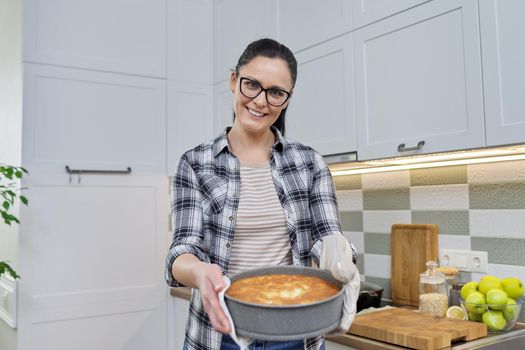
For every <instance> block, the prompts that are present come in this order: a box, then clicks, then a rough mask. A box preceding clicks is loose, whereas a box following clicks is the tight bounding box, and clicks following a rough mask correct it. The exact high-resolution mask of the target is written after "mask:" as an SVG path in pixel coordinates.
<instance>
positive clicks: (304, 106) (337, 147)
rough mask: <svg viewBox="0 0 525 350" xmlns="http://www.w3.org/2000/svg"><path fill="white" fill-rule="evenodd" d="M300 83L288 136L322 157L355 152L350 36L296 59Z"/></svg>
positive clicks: (288, 122) (290, 113) (289, 116)
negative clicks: (314, 150)
mask: <svg viewBox="0 0 525 350" xmlns="http://www.w3.org/2000/svg"><path fill="white" fill-rule="evenodd" d="M296 58H297V62H298V65H299V67H298V73H297V83H296V87H295V89H294V93H293V96H292V98H291V100H290V105H289V108H288V109H289V110H288V112H287V115H286V129H287V135H289V136H290V138H292V139H295V140H297V141H300V142H303V143H305V144H307V145H309V146H311V147H313V148H314V149H316V150H317V151H318V152H320V153H321V154H323V155H330V154H337V153H346V152H351V151H355V150H356V135H355V108H354V88H353V80H354V77H353V57H352V36H351V34H347V35H344V36H342V37H338V38H336V39H333V40H330V41H327V42H325V43H323V44H320V45H317V46H314V47H312V48H310V49H307V50H304V51H302V52H300V53H298V54H297V55H296Z"/></svg>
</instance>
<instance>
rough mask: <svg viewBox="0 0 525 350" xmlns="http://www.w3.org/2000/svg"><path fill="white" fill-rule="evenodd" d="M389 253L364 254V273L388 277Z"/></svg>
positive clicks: (389, 267)
mask: <svg viewBox="0 0 525 350" xmlns="http://www.w3.org/2000/svg"><path fill="white" fill-rule="evenodd" d="M390 272H391V257H390V255H379V254H365V275H366V276H370V277H380V278H390V275H391V273H390Z"/></svg>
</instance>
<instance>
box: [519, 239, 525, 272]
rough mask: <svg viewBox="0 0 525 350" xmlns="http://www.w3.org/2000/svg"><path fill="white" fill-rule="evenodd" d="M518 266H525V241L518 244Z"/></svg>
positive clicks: (521, 240) (522, 240)
mask: <svg viewBox="0 0 525 350" xmlns="http://www.w3.org/2000/svg"><path fill="white" fill-rule="evenodd" d="M518 254H519V256H518V265H521V266H525V239H520V240H519V242H518Z"/></svg>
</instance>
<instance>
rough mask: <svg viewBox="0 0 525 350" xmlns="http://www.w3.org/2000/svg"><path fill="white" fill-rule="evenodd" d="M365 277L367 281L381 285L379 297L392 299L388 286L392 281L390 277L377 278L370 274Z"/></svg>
mask: <svg viewBox="0 0 525 350" xmlns="http://www.w3.org/2000/svg"><path fill="white" fill-rule="evenodd" d="M365 278H366V281H367V282H370V283H375V284H377V285H379V286H381V287H383V295H382V296H381V299H387V300H392V292H391V288H390V286H391V284H392V281H391V280H390V278H379V277H370V276H365Z"/></svg>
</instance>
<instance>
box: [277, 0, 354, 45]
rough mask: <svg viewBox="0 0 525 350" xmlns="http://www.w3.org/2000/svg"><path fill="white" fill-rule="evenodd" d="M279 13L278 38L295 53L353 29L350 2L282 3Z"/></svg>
mask: <svg viewBox="0 0 525 350" xmlns="http://www.w3.org/2000/svg"><path fill="white" fill-rule="evenodd" d="M299 9H300V10H299ZM278 11H279V12H278V13H279V16H278V18H279V39H280V40H281V41H282V42H283V44H285V45H286V46H288V47H289V48H290V49H291V50H292V51H294V52H295V51H299V50H302V49H304V48H307V47H309V46H312V45H315V44H317V43H320V42H322V41H325V40H328V39H330V38H332V37H335V36H337V35H339V34H341V33H344V32H348V31H350V29H351V3H350V2H349V1H348V0H328V1H318V0H279V1H278Z"/></svg>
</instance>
